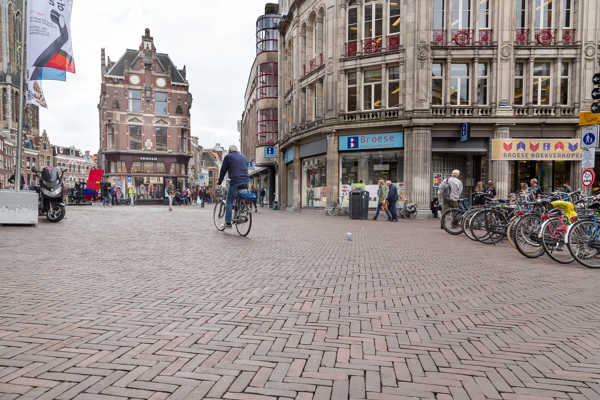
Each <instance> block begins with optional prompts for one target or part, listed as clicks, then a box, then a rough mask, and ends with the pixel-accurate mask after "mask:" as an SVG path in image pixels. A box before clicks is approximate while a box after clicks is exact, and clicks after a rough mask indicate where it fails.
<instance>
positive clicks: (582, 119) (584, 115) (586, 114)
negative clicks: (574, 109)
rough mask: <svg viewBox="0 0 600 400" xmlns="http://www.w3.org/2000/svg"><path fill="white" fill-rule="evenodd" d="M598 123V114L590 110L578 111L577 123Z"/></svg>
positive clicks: (599, 119) (599, 120) (582, 124)
mask: <svg viewBox="0 0 600 400" xmlns="http://www.w3.org/2000/svg"><path fill="white" fill-rule="evenodd" d="M598 124H600V114H594V113H592V112H590V111H583V112H580V113H579V125H580V126H585V125H598Z"/></svg>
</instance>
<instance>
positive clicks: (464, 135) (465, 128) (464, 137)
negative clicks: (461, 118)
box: [459, 122, 471, 143]
mask: <svg viewBox="0 0 600 400" xmlns="http://www.w3.org/2000/svg"><path fill="white" fill-rule="evenodd" d="M469 136H471V125H470V124H469V123H468V122H465V123H463V124H462V125H461V126H460V140H459V141H460V142H461V143H464V142H468V141H469Z"/></svg>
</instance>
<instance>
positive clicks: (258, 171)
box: [248, 167, 269, 176]
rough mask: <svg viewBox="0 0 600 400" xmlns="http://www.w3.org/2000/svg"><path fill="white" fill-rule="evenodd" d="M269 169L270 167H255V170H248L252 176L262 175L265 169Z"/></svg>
mask: <svg viewBox="0 0 600 400" xmlns="http://www.w3.org/2000/svg"><path fill="white" fill-rule="evenodd" d="M268 169H269V168H268V167H262V168H255V169H253V170H250V171H248V175H250V176H254V175H260V174H261V173H262V172H263V171H266V170H268Z"/></svg>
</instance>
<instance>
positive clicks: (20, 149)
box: [15, 0, 27, 192]
mask: <svg viewBox="0 0 600 400" xmlns="http://www.w3.org/2000/svg"><path fill="white" fill-rule="evenodd" d="M26 24H27V0H23V11H22V12H21V41H20V43H19V46H18V50H19V57H20V58H19V62H20V66H21V67H20V68H21V79H20V82H19V129H18V131H17V154H16V158H17V159H16V161H17V165H16V166H15V191H17V192H19V191H20V190H21V168H22V163H23V99H24V98H25V96H24V90H25V69H26V65H25V42H26V38H25V34H26V30H25V26H26Z"/></svg>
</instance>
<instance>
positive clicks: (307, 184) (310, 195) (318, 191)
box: [302, 156, 327, 208]
mask: <svg viewBox="0 0 600 400" xmlns="http://www.w3.org/2000/svg"><path fill="white" fill-rule="evenodd" d="M326 206H327V158H326V157H325V156H318V157H310V158H305V159H304V160H302V207H304V208H313V207H326Z"/></svg>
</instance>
